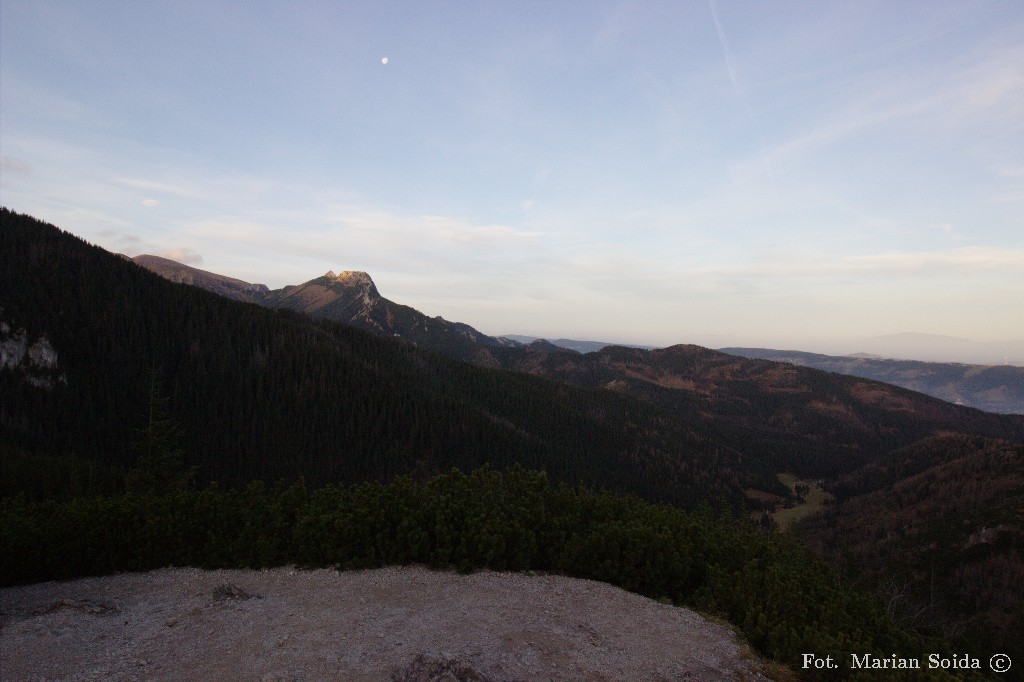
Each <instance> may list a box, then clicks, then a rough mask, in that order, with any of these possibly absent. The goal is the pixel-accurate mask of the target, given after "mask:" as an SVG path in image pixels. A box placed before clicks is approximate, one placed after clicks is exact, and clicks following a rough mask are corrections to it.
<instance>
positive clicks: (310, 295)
mask: <svg viewBox="0 0 1024 682" xmlns="http://www.w3.org/2000/svg"><path fill="white" fill-rule="evenodd" d="M156 259H157V257H155V256H147V255H141V256H135V257H134V258H132V260H133V261H134V262H135V263H137V264H138V265H140V266H142V267H144V268H146V269H148V270H150V271H152V272H155V273H156V274H158V275H160V276H162V277H164V278H166V279H170V280H171V281H175V282H182V283H186V284H191V285H193V286H198V287H201V288H204V289H207V290H208V291H213V292H214V293H218V294H220V295H222V296H227V297H228V298H233V299H235V300H239V301H245V302H249V303H256V304H258V305H262V306H265V307H269V308H287V309H288V310H294V311H296V312H301V313H306V314H308V315H312V316H314V317H322V318H326V319H330V320H334V321H336V322H341V323H343V324H349V325H352V326H355V327H358V328H360V329H364V330H366V331H369V332H372V333H374V334H378V335H382V336H388V337H392V338H398V339H401V340H403V341H408V342H409V343H412V344H415V345H417V346H421V347H424V348H429V349H432V350H437V351H439V352H442V353H445V354H446V355H449V356H451V357H455V358H457V359H460V360H467V361H469V362H474V363H475V364H479V365H484V366H491V367H494V366H497V365H496V363H495V361H494V360H493V358H492V357H490V354H489V353H488V352H487V349H488V348H490V347H505V346H513V347H515V346H520V345H522V344H520V343H518V342H516V341H513V340H510V339H507V338H504V337H495V336H488V335H487V334H484V333H482V332H480V331H477V330H476V329H474V328H473V327H471V326H469V325H468V324H463V323H461V322H450V321H448V320H445V319H444V318H442V317H440V316H438V317H429V316H427V315H425V314H423V313H421V312H420V311H418V310H416V309H415V308H412V307H410V306H406V305H401V304H399V303H395V302H394V301H391V300H389V299H387V298H384V297H383V296H381V294H380V291H378V289H377V286H376V284H375V283H374V281H373V278H372V277H371V276H370V275H369V274H368V273H366V272H364V271H362V270H343V271H341V272H340V273H337V274H336V273H335V272H334V271H333V270H329V271H328V272H326V273H324V274H323V275H321V276H319V277H314V278H313V279H311V280H309V281H307V282H303V283H301V284H290V285H287V286H284V287H282V288H280V289H269V288H267V287H266V286H265V285H262V284H258V285H256V284H248V283H245V282H241V281H240V280H235V279H233V278H230V277H222V276H220V275H214V273H207V272H205V271H202V270H197V269H196V268H192V267H191V266H188V265H184V264H182V263H175V264H174V265H175V266H177V267H170V266H169V265H168V263H173V261H167V259H159V261H157V260H156ZM235 283H238V284H237V285H236V284H235ZM241 285H247V286H241Z"/></svg>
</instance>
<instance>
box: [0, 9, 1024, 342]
mask: <svg viewBox="0 0 1024 682" xmlns="http://www.w3.org/2000/svg"><path fill="white" fill-rule="evenodd" d="M1022 34H1024V7H1022V6H1020V5H1018V4H1014V3H984V4H977V3H967V2H953V1H949V0H946V1H940V2H907V3H900V4H899V5H893V4H891V3H838V2H837V3H813V4H810V5H808V4H807V3H791V2H782V3H773V4H772V5H771V6H770V7H768V6H766V5H763V4H760V3H753V2H737V3H721V2H716V1H715V0H709V1H708V2H692V3H674V4H673V3H658V2H594V3H587V4H584V5H579V4H571V5H570V4H566V3H558V2H555V3H494V4H481V3H470V2H450V3H448V2H445V3H442V2H425V3H417V4H412V5H410V4H399V3H327V4H306V3H302V4H290V3H289V4H278V3H266V2H255V3H250V4H245V5H238V4H229V3H226V2H212V3H211V2H207V3H192V2H181V3H129V2H108V1H105V0H101V1H99V2H94V3H77V2H60V1H57V2H51V3H39V2H33V1H31V0H0V151H2V173H0V203H2V204H3V205H5V206H7V207H9V208H11V209H12V210H16V211H20V212H24V213H28V214H31V215H33V216H35V217H38V218H40V219H43V220H47V221H49V222H52V223H54V224H56V225H57V226H59V227H61V228H63V229H66V230H69V231H71V232H73V233H75V234H77V235H79V236H81V237H83V238H85V239H87V240H88V241H91V242H93V243H96V244H99V245H100V246H103V247H104V248H106V249H108V250H111V251H114V252H123V253H127V254H129V255H138V254H141V253H152V254H155V255H161V256H165V257H168V258H172V259H174V260H177V261H180V262H183V263H186V264H189V265H193V266H196V267H200V268H202V269H204V270H209V271H212V272H216V273H218V274H221V275H226V276H230V277H235V278H238V279H242V280H245V281H250V282H260V283H265V284H267V285H269V286H271V287H272V288H279V287H281V286H284V285H286V284H295V283H300V282H303V281H307V280H309V279H310V278H312V277H315V276H317V275H319V274H322V273H323V272H326V271H328V270H334V271H336V272H337V271H340V270H365V271H367V272H369V273H370V274H371V276H373V278H374V280H375V281H376V282H377V284H378V287H379V288H380V290H381V293H382V294H383V295H384V296H386V297H388V298H390V299H392V300H394V301H396V302H399V303H403V304H406V305H410V306H413V307H415V308H417V309H419V310H421V311H422V312H424V313H426V314H428V315H431V316H436V315H440V316H443V317H444V318H446V319H450V320H457V321H460V322H465V323H467V324H470V325H472V326H474V327H476V328H477V329H479V330H481V331H483V332H485V333H488V334H494V335H498V334H503V333H518V334H529V335H536V336H542V337H548V338H551V337H554V338H557V337H565V338H575V339H597V340H610V341H615V342H621V343H632V344H639V345H655V346H657V345H671V344H675V343H698V344H700V345H707V346H710V347H722V346H729V345H744V346H758V347H771V348H780V349H782V348H785V349H797V350H809V351H813V352H829V353H831V354H839V353H840V352H858V351H865V352H871V351H870V350H869V349H865V348H857V347H849V348H845V347H843V346H842V345H836V344H841V342H844V341H857V340H859V339H871V338H873V337H879V336H884V335H890V334H899V333H903V332H917V333H922V334H931V335H940V336H951V337H960V338H966V339H972V340H975V341H977V342H979V343H983V342H995V341H1019V340H1020V339H1024V314H1022V313H1024V311H1022V305H1021V303H1020V302H1021V301H1024V276H1022V273H1024V230H1022V229H1021V226H1022V225H1024V210H1022V209H1024V161H1022V159H1024V45H1022V44H1021V41H1020V36H1021V35H1022ZM826 349H827V350H826Z"/></svg>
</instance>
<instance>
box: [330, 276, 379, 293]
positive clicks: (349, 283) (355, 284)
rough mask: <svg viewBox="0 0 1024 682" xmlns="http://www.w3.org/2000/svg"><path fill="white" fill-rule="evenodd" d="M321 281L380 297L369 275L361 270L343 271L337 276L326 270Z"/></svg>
mask: <svg viewBox="0 0 1024 682" xmlns="http://www.w3.org/2000/svg"><path fill="white" fill-rule="evenodd" d="M323 279H327V280H330V281H331V282H332V283H336V284H341V285H343V286H345V287H351V288H353V289H359V290H361V291H364V292H366V293H367V294H369V295H370V296H372V297H375V298H378V297H380V292H378V291H377V286H376V285H375V284H374V283H373V279H371V278H370V275H368V274H367V273H365V272H363V271H362V270H344V271H342V272H341V273H339V274H337V275H336V274H334V271H333V270H328V271H327V273H326V274H324V276H323Z"/></svg>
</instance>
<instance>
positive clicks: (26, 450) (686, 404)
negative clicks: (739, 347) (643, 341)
mask: <svg viewBox="0 0 1024 682" xmlns="http://www.w3.org/2000/svg"><path fill="white" fill-rule="evenodd" d="M0 219H2V225H0V348H2V350H3V356H2V357H3V366H2V367H0V474H2V476H0V497H2V502H0V543H2V551H0V575H2V583H3V584H4V585H12V584H23V583H31V582H38V581H45V580H64V579H71V578H75V577H80V576H86V575H102V574H107V573H111V572H118V571H145V570H150V569H153V568H158V567H163V566H185V565H190V566H200V567H210V568H216V567H254V568H255V567H266V566H278V565H285V564H295V565H299V566H304V567H336V568H338V569H341V570H344V569H354V568H367V567H376V566H384V565H390V564H403V563H417V564H425V565H429V566H432V567H436V568H439V569H455V570H460V571H472V570H475V569H481V568H491V569H497V570H522V571H525V570H532V571H551V572H556V573H561V574H566V575H571V576H579V577H585V578H592V579H597V580H602V581H607V582H609V583H612V584H615V585H618V586H621V587H623V588H625V589H628V590H632V591H635V592H638V593H640V594H644V595H647V596H650V597H652V598H656V599H662V600H664V601H667V602H671V603H673V604H677V605H687V606H691V607H695V608H697V609H700V610H702V611H703V612H705V613H707V614H710V615H714V616H716V617H720V618H723V619H726V620H728V621H729V622H730V623H732V624H733V625H734V626H735V627H736V628H737V629H738V630H739V631H740V632H741V633H742V635H743V636H744V637H745V638H746V639H747V640H748V641H749V642H750V644H751V645H752V646H753V647H754V648H755V649H756V650H757V651H758V652H759V653H760V654H762V655H763V656H765V657H767V658H769V659H773V660H774V661H776V662H778V663H779V664H781V665H782V666H784V667H788V668H789V669H790V671H791V672H792V674H793V676H794V677H796V678H799V679H811V680H817V679H822V680H825V679H837V677H848V678H850V679H865V680H869V679H879V680H882V679H884V680H889V679H908V680H920V679H985V678H984V674H983V673H982V674H976V673H974V672H971V671H952V672H951V671H942V670H937V671H923V672H921V671H915V672H914V674H913V675H908V676H906V677H900V676H899V674H894V673H893V671H885V672H884V673H883V674H878V672H877V671H864V670H862V671H857V670H850V669H848V668H845V667H844V668H841V669H840V670H825V671H822V670H805V669H802V668H801V666H800V661H801V655H802V654H803V653H806V652H814V653H815V654H817V655H819V656H827V655H831V656H833V657H834V658H836V659H843V660H846V659H848V657H849V655H850V654H851V653H857V654H866V653H874V654H876V655H878V656H880V657H888V656H890V655H892V654H893V652H899V655H900V656H920V657H921V658H923V659H924V658H926V657H927V655H928V654H931V653H937V654H943V655H946V654H949V655H951V654H955V653H964V652H965V651H970V652H972V653H975V654H977V655H981V654H982V653H983V652H987V651H992V650H993V649H992V645H993V643H996V644H1002V643H1006V645H1007V646H1010V645H1011V643H1012V642H1014V641H1019V640H1018V639H1016V638H1015V637H1014V635H1015V634H1019V632H1017V633H1014V632H1013V630H1014V629H1016V628H1019V627H1020V626H1021V623H1020V619H1019V613H1016V614H1014V613H1008V612H1004V611H1000V610H999V609H998V608H995V607H992V604H993V603H994V602H995V601H998V599H999V598H1000V597H999V595H1000V594H1003V593H1004V592H1005V591H1006V590H1007V589H1012V588H1007V587H1006V585H1008V584H1009V583H1006V582H1005V581H1004V582H1003V583H1000V582H999V581H1000V580H1002V579H1003V577H1005V576H1007V575H1011V574H1012V575H1017V573H1019V570H1018V569H1019V567H1020V565H1021V564H1020V556H1021V547H1022V545H1021V528H1022V519H1021V517H1020V506H1019V502H1020V496H1021V489H1020V486H1021V481H1020V461H1021V458H1022V457H1024V449H1022V447H1021V445H1020V442H1019V441H1020V436H1021V434H1022V433H1024V418H1021V417H1014V416H1010V415H990V414H986V413H982V412H979V411H977V410H966V409H964V408H956V407H955V406H948V407H947V406H946V404H942V403H940V402H939V401H934V400H933V399H930V398H924V399H921V398H919V397H918V396H917V394H913V393H912V392H909V391H904V390H902V389H892V390H890V389H889V388H886V387H884V385H879V384H875V383H874V382H867V381H865V380H859V379H852V378H845V377H844V378H836V377H834V375H829V374H827V373H824V372H816V371H815V370H805V369H800V370H799V371H796V370H791V369H789V366H787V365H782V364H780V363H768V362H765V361H740V360H739V359H729V358H730V356H724V355H722V354H712V353H710V352H705V351H706V349H697V348H695V347H687V346H680V347H674V348H672V349H665V350H664V351H658V352H648V351H642V350H637V349H622V348H613V349H607V350H606V351H603V352H601V353H598V354H588V355H587V356H575V357H576V358H583V359H581V360H579V361H575V360H574V361H573V362H568V361H567V360H566V358H565V356H557V355H556V354H554V353H552V354H546V355H544V354H542V355H537V354H534V355H532V356H531V355H528V354H525V353H524V351H522V350H521V349H508V350H507V351H502V353H505V356H503V364H504V366H506V367H508V368H509V369H495V368H485V367H480V366H475V365H471V364H467V363H464V362H461V361H458V360H456V359H453V358H451V357H448V356H445V355H443V354H441V353H439V352H436V351H432V350H429V349H424V348H420V347H417V346H414V345H412V344H410V343H405V342H402V341H399V340H394V339H389V338H381V337H378V336H374V335H372V334H370V333H368V332H366V331H362V330H359V329H355V328H353V327H351V326H345V325H342V324H340V323H338V322H334V321H331V320H327V319H316V318H312V317H309V316H306V315H303V314H300V313H296V312H293V311H287V310H277V309H268V308H265V307H260V306H258V305H255V304H251V303H244V302H238V301H232V300H228V299H225V298H222V297H220V296H218V295H216V294H214V293H211V292H208V291H204V290H201V289H198V288H195V287H191V286H188V285H183V284H175V283H172V282H169V281H167V280H164V279H162V278H161V277H159V276H157V275H155V274H153V273H151V272H149V271H147V270H145V269H143V268H142V267H139V266H138V265H136V264H135V263H133V262H131V261H130V260H129V259H127V258H124V257H121V256H117V255H114V254H111V253H108V252H106V251H104V250H103V249H101V248H99V247H96V246H92V245H90V244H87V243H85V242H83V241H82V240H80V239H78V238H77V237H75V236H73V235H71V234H68V233H66V232H62V231H61V230H60V229H58V228H57V227H54V226H52V225H48V224H45V223H43V222H40V221H38V220H36V219H34V218H31V217H29V216H25V215H20V214H17V213H14V212H12V211H9V210H7V209H2V213H0ZM495 353H496V355H498V353H497V351H496V352H495ZM527 361H528V362H529V363H531V367H530V368H526V367H524V366H519V365H522V364H523V363H527ZM573 363H575V364H573ZM742 363H752V364H742ZM514 369H520V370H522V371H513V370H514ZM627 370H628V372H627ZM538 375H540V376H538ZM624 377H626V378H624ZM943 429H946V430H948V431H952V432H955V433H956V435H951V434H949V433H946V434H945V435H944V434H943V433H941V431H942V430H943ZM922 439H925V440H922ZM785 471H797V472H798V473H803V474H807V475H820V476H826V477H827V478H828V480H827V481H824V482H823V483H825V484H826V487H829V488H830V489H831V490H833V492H834V493H835V495H836V496H837V500H838V501H837V502H836V503H834V504H833V505H831V506H829V507H827V508H826V509H825V510H824V511H823V512H822V513H820V514H818V515H817V516H814V517H811V519H809V520H808V521H807V522H806V523H805V524H804V525H803V527H802V529H801V530H800V531H799V532H798V533H781V532H776V531H773V530H772V529H771V526H772V524H771V522H770V517H769V516H768V512H769V511H771V510H772V509H773V508H775V507H777V506H779V505H781V504H794V503H798V502H799V500H798V499H797V498H798V495H796V494H793V493H791V492H790V490H789V488H787V487H786V486H785V485H783V484H782V483H781V482H780V480H779V479H778V478H777V474H780V473H783V472H785ZM987 476H995V477H997V479H998V485H996V486H994V487H992V488H991V489H990V490H989V489H986V488H985V483H984V482H985V480H986V477H987ZM964 481H970V482H972V483H971V485H972V486H973V487H970V486H968V487H966V488H965V487H964V486H963V485H958V484H960V483H963V482H964ZM992 491H995V492H994V493H993V492H992ZM989 493H992V494H989ZM935 495H941V496H943V498H944V499H945V500H946V501H947V504H946V505H945V506H942V505H940V506H936V505H935V499H936V498H935ZM894 500H896V502H894ZM1007 500H1010V502H1007ZM894 504H895V506H893V505H894ZM1014 505H1016V506H1014ZM906 509H909V510H910V511H909V512H907V513H908V514H909V516H908V515H907V514H904V512H903V511H901V510H906ZM957 515H959V516H957ZM958 522H959V525H958ZM954 527H955V528H956V529H957V530H956V532H953V531H952V530H950V529H951V528H954ZM985 529H994V530H992V532H989V533H987V534H986V532H984V531H985ZM808 543H809V545H810V547H811V548H809V547H808ZM935 543H939V544H938V545H936V544H935ZM942 543H945V544H942ZM940 545H941V546H942V547H943V550H942V553H941V556H942V557H945V558H948V559H949V560H948V561H946V562H945V563H943V561H941V560H940V561H938V562H936V561H935V560H934V559H935V557H938V556H940V554H936V553H935V552H932V553H931V554H929V552H931V551H932V549H934V547H937V546H940ZM872 548H877V549H878V550H879V551H877V552H873V549H872ZM812 549H813V550H816V551H812ZM961 554H964V556H961ZM964 557H966V559H965V558H964ZM962 559H963V560H962ZM967 559H969V560H970V561H967ZM990 559H991V560H990ZM929 571H931V572H932V574H934V575H935V576H936V577H937V578H938V579H939V580H941V581H942V582H941V584H942V585H943V586H945V587H944V589H947V590H952V589H955V590H959V592H955V593H954V592H949V593H948V595H947V596H948V597H949V599H946V601H945V602H944V603H943V604H941V605H940V606H941V607H942V608H941V610H936V611H934V612H928V613H924V612H921V614H923V616H922V617H921V618H916V617H914V618H911V617H907V614H908V611H907V609H906V608H905V604H904V603H903V602H901V601H900V600H899V599H896V598H895V596H896V595H895V594H894V592H893V591H892V590H891V589H889V590H888V591H887V587H891V586H892V585H893V584H894V583H893V582H892V580H893V579H894V577H901V578H902V579H903V580H904V583H901V585H904V584H905V585H906V586H907V588H908V591H907V592H906V594H907V595H912V598H913V600H916V601H915V602H914V603H917V602H919V601H920V599H921V598H922V595H924V594H927V591H928V590H929V589H931V584H930V583H929V582H928V581H927V580H925V579H924V576H925V575H929V576H930V575H931V574H929V573H928V572H929ZM1015 571H1016V573H1015ZM1000 590H1003V592H1000ZM901 594H902V593H901ZM972 599H976V600H978V602H979V603H981V604H983V605H985V610H984V611H979V610H978V609H972V607H971V604H970V603H969V602H970V601H971V600H972ZM990 607H992V608H990ZM921 614H919V615H921ZM933 614H934V615H935V616H936V617H935V618H930V616H931V615H933ZM939 615H941V619H942V620H941V622H940V620H939V619H938V616H939ZM958 623H959V624H960V625H961V626H962V625H964V624H968V625H970V627H969V628H968V627H957V626H956V625H957V624H958ZM1000 637H1001V638H1002V639H1000ZM1022 662H1024V661H1022ZM1018 672H1019V671H1011V672H1010V674H1009V676H1003V677H1001V678H999V679H1020V677H1017V678H1014V675H1017V674H1018Z"/></svg>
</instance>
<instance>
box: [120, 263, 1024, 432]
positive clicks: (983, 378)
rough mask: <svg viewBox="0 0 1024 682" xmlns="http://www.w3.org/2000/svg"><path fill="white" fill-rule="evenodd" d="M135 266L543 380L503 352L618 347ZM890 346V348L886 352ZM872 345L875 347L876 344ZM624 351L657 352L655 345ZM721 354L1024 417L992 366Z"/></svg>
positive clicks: (326, 293) (1020, 380) (1023, 404)
mask: <svg viewBox="0 0 1024 682" xmlns="http://www.w3.org/2000/svg"><path fill="white" fill-rule="evenodd" d="M132 260H134V261H135V262H136V263H138V264H139V265H141V266H143V267H145V268H147V269H149V270H151V271H153V272H155V273H157V274H158V275H160V276H162V277H164V278H165V279H169V280H171V281H172V282H180V283H184V284H190V285H193V286H198V287H200V288H203V289H206V290H208V291H212V292H214V293H217V294H220V295H221V296H226V297H228V298H232V299H235V300H239V301H246V302H249V303H257V304H259V305H263V306H266V307H271V308H287V309H289V310H295V311H298V312H303V313H307V314H310V315H314V316H316V317H324V318H327V319H331V320H335V321H337V322H342V323H344V324H349V325H352V326H355V327H358V328H360V329H364V330H366V331H369V332H372V333H374V334H379V335H382V336H388V337H393V338H398V339H402V340H404V341H408V342H411V343H414V344H416V345H417V346H420V347H422V348H427V349H431V350H436V351H438V352H441V353H444V354H446V355H448V356H450V357H454V358H456V359H459V360H465V361H468V362H472V363H474V364H478V365H482V366H486V367H504V368H506V369H517V370H520V371H527V372H531V371H532V372H533V373H544V372H541V371H540V370H539V369H538V368H539V367H540V364H539V363H538V362H537V361H536V360H537V358H536V357H534V361H533V362H531V361H529V360H526V359H524V357H521V356H522V355H523V352H522V351H519V352H515V353H511V354H510V353H508V352H505V351H504V350H502V349H509V348H518V349H525V350H526V356H527V357H531V356H535V355H536V354H537V353H547V354H550V353H556V354H557V353H558V352H560V351H572V352H574V353H580V354H587V353H597V352H600V351H602V350H603V349H605V348H608V347H610V346H613V345H616V344H611V343H606V342H600V341H580V340H574V339H554V340H544V339H538V338H536V337H531V336H523V335H515V334H509V335H506V336H488V335H486V334H483V333H482V332H479V331H477V330H476V329H474V328H473V327H471V326H469V325H467V324H462V323H459V322H451V321H448V320H445V319H443V318H441V317H428V316H427V315H424V314H423V313H421V312H419V311H418V310H416V309H414V308H411V307H409V306H405V305H400V304H398V303H395V302H393V301H390V300H388V299H386V298H384V297H383V296H381V295H380V293H379V292H378V291H377V287H376V285H375V284H374V282H373V280H372V279H371V277H370V276H369V275H368V274H367V273H365V272H358V271H355V272H352V271H346V272H342V273H341V274H335V273H333V272H328V273H326V274H324V275H322V276H320V277H317V278H314V279H312V280H310V281H308V282H305V283H304V284H298V285H292V286H286V287H284V288H282V289H277V290H271V289H269V288H268V287H267V286H265V285H263V284H250V283H248V282H243V281H241V280H237V279H234V278H231V277H225V276H223V275H218V274H215V273H212V272H207V271H205V270H199V269H197V268H193V267H190V266H188V265H184V264H182V263H177V262H175V261H172V260H168V259H166V258H160V257H158V256H149V255H142V256H136V257H135V258H133V259H132ZM911 337H913V338H914V339H918V338H919V337H920V339H922V343H925V345H926V346H927V342H926V341H925V340H923V339H930V342H931V343H932V346H934V345H935V344H938V345H940V346H942V347H943V348H946V349H947V350H948V349H949V348H951V347H954V346H956V347H961V346H963V344H967V345H968V346H969V345H970V344H971V342H969V341H966V340H963V339H959V340H958V339H948V338H947V337H929V336H927V335H897V336H894V337H880V339H878V343H879V344H881V345H880V346H879V347H883V348H884V347H891V348H892V349H897V348H898V347H900V344H905V343H907V342H908V341H912V340H913V339H912V338H911ZM961 342H962V343H961ZM885 343H889V344H890V345H889V346H885ZM951 344H952V345H951ZM957 344H959V346H957ZM867 345H868V346H871V343H867ZM622 347H624V348H634V349H643V350H652V349H651V347H648V346H622ZM929 347H930V346H929ZM720 350H721V351H722V352H723V353H728V354H730V355H738V356H741V357H746V358H752V359H763V360H773V361H776V362H788V363H791V364H794V365H797V366H800V367H810V368H813V369H819V370H824V371H827V372H835V373H837V374H845V375H850V376H856V377H861V378H865V379H873V380H875V381H883V382H886V383H889V384H893V385H896V386H901V387H903V388H908V389H910V390H912V391H919V392H921V393H924V394H926V395H930V396H933V397H936V398H940V399H942V400H945V401H948V402H952V403H956V404H961V405H966V406H969V407H976V408H978V409H981V410H986V411H989V412H1001V413H1016V414H1024V367H1012V366H1005V365H1001V366H989V367H986V366H974V365H964V364H957V363H931V362H919V361H913V360H888V359H882V358H875V357H865V356H845V357H844V356H830V355H820V354H816V353H805V352H801V351H779V350H772V349H764V348H723V349H720ZM575 362H586V361H584V360H576V361H575ZM531 368H532V369H531Z"/></svg>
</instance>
